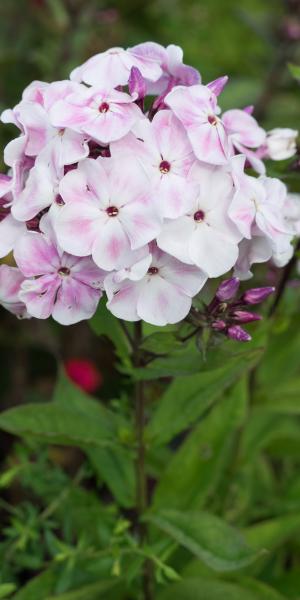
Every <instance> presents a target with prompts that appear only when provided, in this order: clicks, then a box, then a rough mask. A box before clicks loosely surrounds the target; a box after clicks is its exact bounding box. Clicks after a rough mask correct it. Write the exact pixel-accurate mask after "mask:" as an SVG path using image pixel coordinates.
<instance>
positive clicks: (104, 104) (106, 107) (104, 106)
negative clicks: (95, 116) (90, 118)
mask: <svg viewBox="0 0 300 600" xmlns="http://www.w3.org/2000/svg"><path fill="white" fill-rule="evenodd" d="M108 110H109V104H107V102H102V104H100V106H99V112H101V113H107V111H108Z"/></svg>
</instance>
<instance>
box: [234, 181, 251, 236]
mask: <svg viewBox="0 0 300 600" xmlns="http://www.w3.org/2000/svg"><path fill="white" fill-rule="evenodd" d="M228 215H229V217H230V219H231V220H232V222H233V223H234V225H235V226H236V227H237V228H238V229H239V230H240V232H241V233H242V235H243V236H244V237H245V238H247V239H250V238H251V226H252V223H253V221H254V219H255V215H256V208H255V203H254V202H253V201H252V200H251V199H249V196H248V194H244V193H243V192H242V191H241V190H237V192H236V193H235V195H234V198H233V200H232V202H231V204H230V206H229V209H228Z"/></svg>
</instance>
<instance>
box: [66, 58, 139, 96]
mask: <svg viewBox="0 0 300 600" xmlns="http://www.w3.org/2000/svg"><path fill="white" fill-rule="evenodd" d="M124 52H125V50H124V49H123V48H110V50H107V51H106V52H100V53H99V54H96V55H95V56H92V57H91V58H90V59H88V60H87V61H86V62H85V63H83V64H82V65H81V66H80V67H77V68H76V69H74V70H73V71H72V73H71V75H70V79H71V80H73V81H84V82H85V83H88V84H89V85H97V86H99V87H101V86H108V87H112V88H114V87H116V86H117V85H126V83H127V82H128V79H129V71H130V69H128V67H127V66H126V65H124V63H123V62H122V60H121V56H122V54H123V53H124Z"/></svg>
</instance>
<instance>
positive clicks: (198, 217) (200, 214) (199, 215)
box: [194, 210, 205, 221]
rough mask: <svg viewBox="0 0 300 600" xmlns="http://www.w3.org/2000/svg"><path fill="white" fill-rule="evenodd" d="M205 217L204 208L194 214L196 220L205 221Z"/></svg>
mask: <svg viewBox="0 0 300 600" xmlns="http://www.w3.org/2000/svg"><path fill="white" fill-rule="evenodd" d="M204 217H205V213H204V212H203V210H197V211H196V212H195V214H194V221H203V220H204Z"/></svg>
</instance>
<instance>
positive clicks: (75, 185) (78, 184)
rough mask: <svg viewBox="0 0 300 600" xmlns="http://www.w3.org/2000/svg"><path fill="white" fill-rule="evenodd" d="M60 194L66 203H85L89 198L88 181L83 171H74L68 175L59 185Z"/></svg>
mask: <svg viewBox="0 0 300 600" xmlns="http://www.w3.org/2000/svg"><path fill="white" fill-rule="evenodd" d="M59 193H60V195H61V197H62V199H63V201H64V202H65V204H70V203H72V202H84V200H85V198H86V196H87V179H86V175H85V173H84V171H83V170H82V169H73V170H72V171H69V172H68V173H66V175H65V176H64V177H63V178H62V180H61V181H60V183H59Z"/></svg>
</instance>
